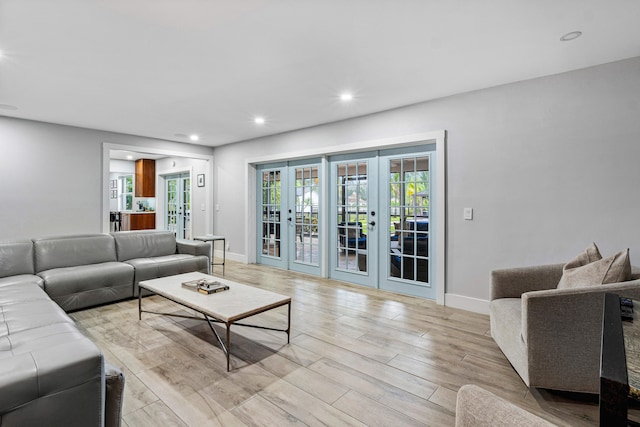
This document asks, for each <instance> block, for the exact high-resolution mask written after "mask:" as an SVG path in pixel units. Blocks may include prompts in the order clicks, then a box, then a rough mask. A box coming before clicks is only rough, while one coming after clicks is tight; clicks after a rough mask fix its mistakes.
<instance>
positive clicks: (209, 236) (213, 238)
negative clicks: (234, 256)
mask: <svg viewBox="0 0 640 427" xmlns="http://www.w3.org/2000/svg"><path fill="white" fill-rule="evenodd" d="M193 240H200V241H202V242H211V274H212V275H213V266H214V265H221V266H222V275H223V276H224V262H225V260H226V258H227V253H226V252H227V241H226V239H225V237H224V236H214V235H213V234H206V235H204V236H196V237H194V238H193ZM217 240H222V262H221V263H220V262H218V263H216V262H214V258H213V257H214V246H215V242H216V241H217Z"/></svg>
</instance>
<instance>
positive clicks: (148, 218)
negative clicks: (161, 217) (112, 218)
mask: <svg viewBox="0 0 640 427" xmlns="http://www.w3.org/2000/svg"><path fill="white" fill-rule="evenodd" d="M155 214H156V213H155V212H149V211H145V212H134V211H129V212H126V211H122V212H120V215H121V217H122V225H121V230H122V231H130V230H155V228H156V215H155Z"/></svg>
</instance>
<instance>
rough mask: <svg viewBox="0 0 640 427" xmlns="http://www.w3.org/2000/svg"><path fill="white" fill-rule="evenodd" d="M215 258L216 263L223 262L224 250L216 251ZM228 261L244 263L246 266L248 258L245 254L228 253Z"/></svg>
mask: <svg viewBox="0 0 640 427" xmlns="http://www.w3.org/2000/svg"><path fill="white" fill-rule="evenodd" d="M213 256H214V257H215V258H216V262H222V249H216V250H215V251H214V252H213ZM226 259H228V260H230V261H237V262H243V263H245V264H246V263H247V257H246V256H244V255H243V254H237V253H235V252H229V251H227V253H226Z"/></svg>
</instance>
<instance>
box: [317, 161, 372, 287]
mask: <svg viewBox="0 0 640 427" xmlns="http://www.w3.org/2000/svg"><path fill="white" fill-rule="evenodd" d="M330 170H331V179H330V190H331V191H330V193H331V205H330V212H331V214H330V221H329V223H330V226H331V232H330V244H331V250H330V256H331V261H330V276H331V277H332V278H335V279H338V280H344V281H348V282H353V283H358V284H361V285H366V286H371V287H377V276H378V263H377V259H378V229H379V225H378V222H379V220H378V217H379V215H378V214H377V212H378V211H379V209H378V179H377V176H378V174H377V157H376V155H375V153H373V154H371V153H369V154H357V155H346V156H335V157H332V158H331V159H330Z"/></svg>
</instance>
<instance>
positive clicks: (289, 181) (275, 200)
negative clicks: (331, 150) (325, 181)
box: [256, 161, 322, 275]
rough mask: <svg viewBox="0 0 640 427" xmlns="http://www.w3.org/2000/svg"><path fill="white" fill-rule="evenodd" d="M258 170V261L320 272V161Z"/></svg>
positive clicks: (280, 266)
mask: <svg viewBox="0 0 640 427" xmlns="http://www.w3.org/2000/svg"><path fill="white" fill-rule="evenodd" d="M257 170H258V173H257V177H258V182H257V187H258V188H259V189H260V191H259V192H257V193H258V200H257V209H258V212H259V215H258V224H257V233H256V234H257V238H258V241H257V248H258V254H257V262H259V263H261V264H267V265H271V266H273V267H278V268H283V269H290V270H295V271H300V272H303V273H309V274H316V275H319V274H320V268H321V259H322V244H321V227H322V224H321V213H320V210H321V209H320V188H321V168H320V163H318V162H313V161H312V162H310V161H305V162H288V163H280V164H270V165H264V166H260V167H258V168H257Z"/></svg>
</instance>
